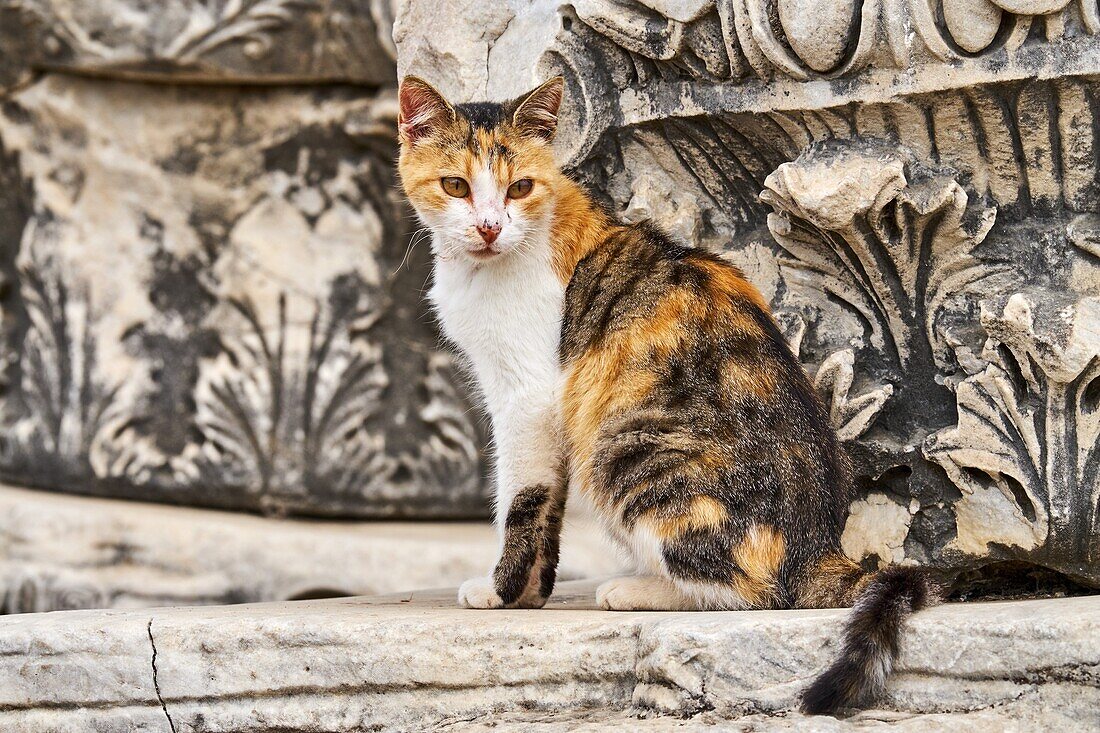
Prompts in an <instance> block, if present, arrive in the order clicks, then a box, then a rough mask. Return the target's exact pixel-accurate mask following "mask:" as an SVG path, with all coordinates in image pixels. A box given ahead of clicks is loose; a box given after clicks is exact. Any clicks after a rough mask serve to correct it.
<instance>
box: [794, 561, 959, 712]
mask: <svg viewBox="0 0 1100 733" xmlns="http://www.w3.org/2000/svg"><path fill="white" fill-rule="evenodd" d="M939 596H940V593H939V589H938V588H937V587H936V585H935V584H934V583H933V582H932V581H931V579H930V578H929V577H928V574H927V572H926V571H925V570H923V569H922V568H916V567H896V566H895V567H889V568H886V569H884V570H881V571H879V572H878V573H876V574H875V576H874V577H873V578H872V579H871V582H870V583H868V584H867V587H866V588H865V589H864V590H863V593H861V594H860V596H859V598H858V599H857V600H856V603H855V606H854V607H853V609H852V614H851V616H850V617H849V618H848V623H847V625H846V626H845V629H844V638H843V648H842V650H841V654H840V657H839V658H838V659H837V660H836V661H835V662H833V664H832V666H830V667H829V668H828V669H827V670H825V672H823V673H822V674H821V675H820V676H819V677H818V678H817V679H815V680H814V681H813V683H812V684H810V686H809V687H808V688H807V689H806V691H805V692H804V693H803V694H802V712H804V713H806V714H808V715H835V714H836V713H837V712H838V711H840V710H842V709H844V708H853V707H863V706H866V705H868V704H870V703H871V702H873V701H874V700H875V699H876V698H878V697H879V696H881V695H882V693H883V692H884V691H885V688H886V678H887V677H888V676H889V675H890V670H891V668H892V667H893V664H894V660H895V659H897V656H898V652H899V650H900V638H901V629H902V625H903V624H904V623H905V620H906V619H907V618H908V617H909V615H910V614H912V613H914V612H916V611H920V610H921V609H923V608H926V607H927V606H930V605H933V604H935V603H937V602H938V601H939Z"/></svg>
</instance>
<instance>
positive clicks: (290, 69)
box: [0, 0, 394, 91]
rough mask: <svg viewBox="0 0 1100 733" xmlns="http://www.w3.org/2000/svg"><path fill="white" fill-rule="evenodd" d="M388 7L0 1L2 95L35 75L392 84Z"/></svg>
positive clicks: (380, 2) (307, 1)
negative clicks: (67, 73) (60, 73)
mask: <svg viewBox="0 0 1100 733" xmlns="http://www.w3.org/2000/svg"><path fill="white" fill-rule="evenodd" d="M392 26H393V18H392V10H391V6H390V3H389V2H387V1H386V0H366V1H365V2H359V1H357V0H335V2H324V3H322V2H320V1H319V0H170V1H168V2H151V3H150V2H140V1H139V0H100V1H98V2H81V1H80V0H0V91H3V90H4V88H5V87H10V86H12V85H14V84H17V83H18V82H19V81H20V80H21V79H25V78H26V76H27V75H28V74H30V73H31V72H33V71H75V72H80V73H86V74H87V73H91V74H96V75H109V76H115V77H130V78H142V79H159V78H171V79H172V80H174V81H180V80H191V81H204V82H210V81H220V82H232V83H241V82H264V83H276V82H316V81H330V82H331V81H350V82H356V83H360V84H369V85H374V86H382V85H390V84H392V83H393V68H394V59H393V41H392V40H391V38H390V36H391V31H392Z"/></svg>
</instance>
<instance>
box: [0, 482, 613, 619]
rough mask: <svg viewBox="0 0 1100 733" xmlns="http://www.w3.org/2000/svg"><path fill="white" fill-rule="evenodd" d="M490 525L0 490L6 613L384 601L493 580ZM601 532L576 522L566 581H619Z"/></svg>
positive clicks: (569, 531)
mask: <svg viewBox="0 0 1100 733" xmlns="http://www.w3.org/2000/svg"><path fill="white" fill-rule="evenodd" d="M496 553H497V536H496V532H495V530H493V528H492V527H491V526H490V524H489V522H488V521H484V522H382V521H375V522H360V521H355V522H341V521H309V520H300V519H271V518H265V517H259V516H253V515H248V514H243V513H240V512H226V511H216V510H210V509H193V508H190V507H180V506H170V505H163V504H151V503H145V502H138V501H124V500H116V499H98V498H88V497H81V496H71V495H67V494H58V493H52V492H46V491H33V490H28V489H19V488H13V487H10V486H4V485H0V612H7V613H20V612H30V611H53V610H69V609H76V608H137V607H148V606H168V605H207V604H227V603H243V602H252V601H279V600H288V599H295V598H311V597H313V598H315V597H321V596H332V595H379V594H384V593H392V592H396V591H400V590H407V589H410V588H430V587H441V586H448V585H457V584H459V583H461V582H462V581H463V580H466V579H467V578H470V577H474V576H478V575H484V574H485V573H486V571H487V570H488V568H490V567H491V566H492V563H493V561H494V560H495V558H496ZM617 566H618V561H617V559H616V558H615V557H613V556H612V555H611V554H610V553H609V552H608V551H607V550H606V547H605V546H604V543H603V541H602V540H601V539H600V538H599V536H598V532H595V531H594V530H593V528H592V526H591V522H588V521H586V520H583V519H582V518H576V519H573V520H571V521H569V522H567V526H566V536H565V538H564V548H563V554H562V566H561V572H562V575H563V577H565V578H580V577H590V576H592V575H606V574H608V573H613V572H615V570H616V568H617Z"/></svg>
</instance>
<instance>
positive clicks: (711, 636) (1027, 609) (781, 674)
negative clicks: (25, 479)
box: [0, 583, 1100, 733]
mask: <svg viewBox="0 0 1100 733" xmlns="http://www.w3.org/2000/svg"><path fill="white" fill-rule="evenodd" d="M592 590H593V585H592V584H591V583H566V584H563V585H562V587H561V589H560V592H559V593H558V594H556V595H555V597H554V598H553V599H552V601H551V603H550V605H549V606H548V607H547V609H545V610H542V611H497V612H479V611H467V610H461V609H458V608H455V607H454V605H453V600H452V599H453V595H454V594H453V591H449V590H448V591H440V592H417V593H409V594H406V595H401V596H388V597H380V598H357V599H339V600H323V601H302V602H293V603H278V604H256V605H241V606H233V607H220V608H166V609H154V610H147V611H70V612H60V613H51V614H26V615H18V616H9V617H6V618H2V619H0V729H3V730H20V731H27V732H28V733H32V732H33V731H46V730H49V731H58V730H89V729H94V730H99V731H123V730H167V729H168V722H167V720H168V717H170V718H171V721H172V729H174V730H175V731H177V732H180V731H225V730H249V731H284V730H296V731H353V730H354V731H358V730H410V731H411V730H425V729H428V728H433V727H434V728H436V729H455V730H463V729H466V730H477V729H481V728H488V727H493V728H494V730H510V729H511V730H526V729H531V728H536V729H538V728H542V729H545V730H572V729H574V728H577V727H581V728H584V727H587V728H588V729H589V730H606V729H609V728H620V729H642V730H647V729H653V730H658V729H664V728H663V727H662V725H657V724H654V723H653V721H640V720H637V719H636V718H635V717H634V716H636V715H637V714H638V711H639V710H643V711H647V712H645V713H644V714H645V715H650V716H652V715H665V714H675V715H678V716H681V717H686V718H687V720H686V721H682V722H680V723H676V725H677V726H678V727H684V728H685V729H689V730H690V729H694V728H699V729H702V728H703V727H706V726H709V725H711V724H716V723H719V722H721V721H728V720H738V721H739V725H740V724H742V723H743V724H746V725H752V726H754V729H757V730H785V729H789V728H792V727H793V728H798V727H809V728H812V729H820V730H855V729H859V730H864V729H876V728H879V727H887V726H895V725H897V726H898V727H900V728H902V729H909V730H916V729H921V730H927V729H932V730H935V729H943V730H948V729H954V728H957V726H959V725H967V726H968V727H969V728H971V729H972V730H1005V729H1012V728H1021V729H1023V728H1027V729H1029V730H1033V729H1035V728H1036V727H1047V726H1051V725H1066V724H1068V723H1069V722H1071V721H1076V722H1077V725H1080V724H1081V723H1082V722H1083V721H1086V720H1087V719H1088V716H1093V717H1095V716H1096V711H1097V710H1100V598H1098V597H1081V598H1070V599H1058V600H1039V601H1023V602H1004V603H982V604H966V605H961V604H952V605H947V606H941V607H939V608H936V609H933V610H931V611H928V612H926V613H923V614H920V615H918V616H917V617H915V618H914V620H913V622H912V623H911V625H910V629H909V631H908V633H907V634H906V642H905V643H906V650H905V653H904V655H903V658H902V660H901V661H900V664H899V671H898V673H897V674H896V675H895V677H894V678H893V682H892V684H891V694H892V696H891V699H890V700H889V701H888V703H887V704H886V705H885V707H886V708H888V709H885V710H876V711H867V712H864V713H861V714H859V715H857V716H855V717H854V718H851V719H849V720H847V721H843V722H838V721H834V720H832V719H814V721H812V722H811V721H808V720H806V719H803V718H802V717H801V716H799V715H797V714H796V713H793V712H792V711H791V710H792V707H793V705H794V703H795V700H796V696H797V694H798V692H799V690H800V689H801V688H802V687H803V686H804V685H805V684H806V682H807V681H808V679H809V678H810V676H811V675H812V674H813V673H815V672H816V671H818V670H819V669H821V667H822V666H823V665H825V664H826V662H827V661H828V660H829V659H830V658H831V657H832V655H833V653H834V651H835V649H834V643H833V642H832V637H833V635H834V634H835V633H836V631H837V629H838V628H839V625H840V624H841V622H842V619H843V617H844V615H845V612H844V611H842V610H821V611H798V612H740V613H616V614H612V613H606V612H600V611H596V610H594V609H593V608H592ZM665 722H667V723H668V724H669V725H672V721H670V720H666V721H665ZM1039 723H1041V725H1039ZM574 724H575V725H574Z"/></svg>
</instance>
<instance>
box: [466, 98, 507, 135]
mask: <svg viewBox="0 0 1100 733" xmlns="http://www.w3.org/2000/svg"><path fill="white" fill-rule="evenodd" d="M455 111H457V112H458V113H459V114H460V115H462V116H463V117H465V118H466V121H467V122H469V123H470V127H472V128H474V129H479V130H492V129H495V128H496V127H499V126H500V125H501V124H502V123H503V122H505V121H506V120H507V119H508V112H507V110H506V109H505V107H504V105H503V104H498V103H496V102H467V103H466V104H456V105H455Z"/></svg>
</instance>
